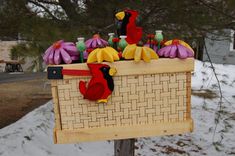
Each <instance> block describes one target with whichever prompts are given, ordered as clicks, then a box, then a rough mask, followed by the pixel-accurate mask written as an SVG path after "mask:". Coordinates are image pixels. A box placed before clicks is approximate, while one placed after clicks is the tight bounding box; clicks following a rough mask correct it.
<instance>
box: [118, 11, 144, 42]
mask: <svg viewBox="0 0 235 156" xmlns="http://www.w3.org/2000/svg"><path fill="white" fill-rule="evenodd" d="M115 16H116V18H117V19H118V30H117V33H118V35H119V36H120V35H126V36H127V38H126V41H127V42H128V44H137V43H138V42H139V41H140V40H141V38H142V34H143V30H142V28H141V27H137V26H136V23H135V22H136V19H137V16H138V12H137V11H136V10H125V11H122V12H118V13H117V14H116V15H115Z"/></svg>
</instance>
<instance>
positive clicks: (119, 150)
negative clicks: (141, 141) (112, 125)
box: [114, 139, 136, 156]
mask: <svg viewBox="0 0 235 156" xmlns="http://www.w3.org/2000/svg"><path fill="white" fill-rule="evenodd" d="M135 140H136V139H122V140H115V141H114V156H134V155H135Z"/></svg>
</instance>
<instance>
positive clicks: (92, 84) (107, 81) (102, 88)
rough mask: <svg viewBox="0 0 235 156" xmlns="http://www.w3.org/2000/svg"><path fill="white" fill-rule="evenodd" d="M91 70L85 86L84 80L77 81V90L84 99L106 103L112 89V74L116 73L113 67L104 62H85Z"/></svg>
mask: <svg viewBox="0 0 235 156" xmlns="http://www.w3.org/2000/svg"><path fill="white" fill-rule="evenodd" d="M87 65H88V67H89V69H90V72H91V76H92V78H91V80H90V81H89V83H88V85H87V86H86V82H84V81H80V82H79V90H80V92H81V94H82V95H83V96H84V99H88V100H91V101H97V102H98V103H107V102H108V98H109V96H110V94H111V93H112V91H113V89H114V83H113V78H112V76H113V75H115V74H116V72H117V71H116V69H115V68H110V66H108V65H106V64H87Z"/></svg>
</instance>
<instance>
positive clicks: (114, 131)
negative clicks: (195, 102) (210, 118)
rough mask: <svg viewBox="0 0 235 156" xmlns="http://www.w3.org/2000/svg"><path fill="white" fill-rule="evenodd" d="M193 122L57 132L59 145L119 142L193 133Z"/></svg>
mask: <svg viewBox="0 0 235 156" xmlns="http://www.w3.org/2000/svg"><path fill="white" fill-rule="evenodd" d="M192 128H193V121H192V120H191V119H190V120H185V121H183V122H172V123H167V122H165V123H161V124H146V125H144V126H143V125H135V126H131V127H130V126H119V127H115V128H113V127H100V128H89V129H77V130H55V136H56V138H57V139H56V140H57V142H56V143H57V144H64V143H78V142H83V141H94V140H95V141H101V140H119V139H128V138H137V137H150V136H162V135H172V134H182V133H186V132H192Z"/></svg>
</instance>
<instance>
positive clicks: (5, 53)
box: [0, 40, 32, 72]
mask: <svg viewBox="0 0 235 156" xmlns="http://www.w3.org/2000/svg"><path fill="white" fill-rule="evenodd" d="M19 43H20V41H19V40H18V41H17V40H15V41H1V40H0V60H4V61H10V60H11V49H12V47H13V46H15V45H17V44H19ZM24 62H25V63H24V64H22V65H21V66H22V68H23V71H27V70H28V68H29V67H30V66H31V64H32V59H31V58H26V59H25V61H24ZM4 69H5V63H0V72H3V71H4Z"/></svg>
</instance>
